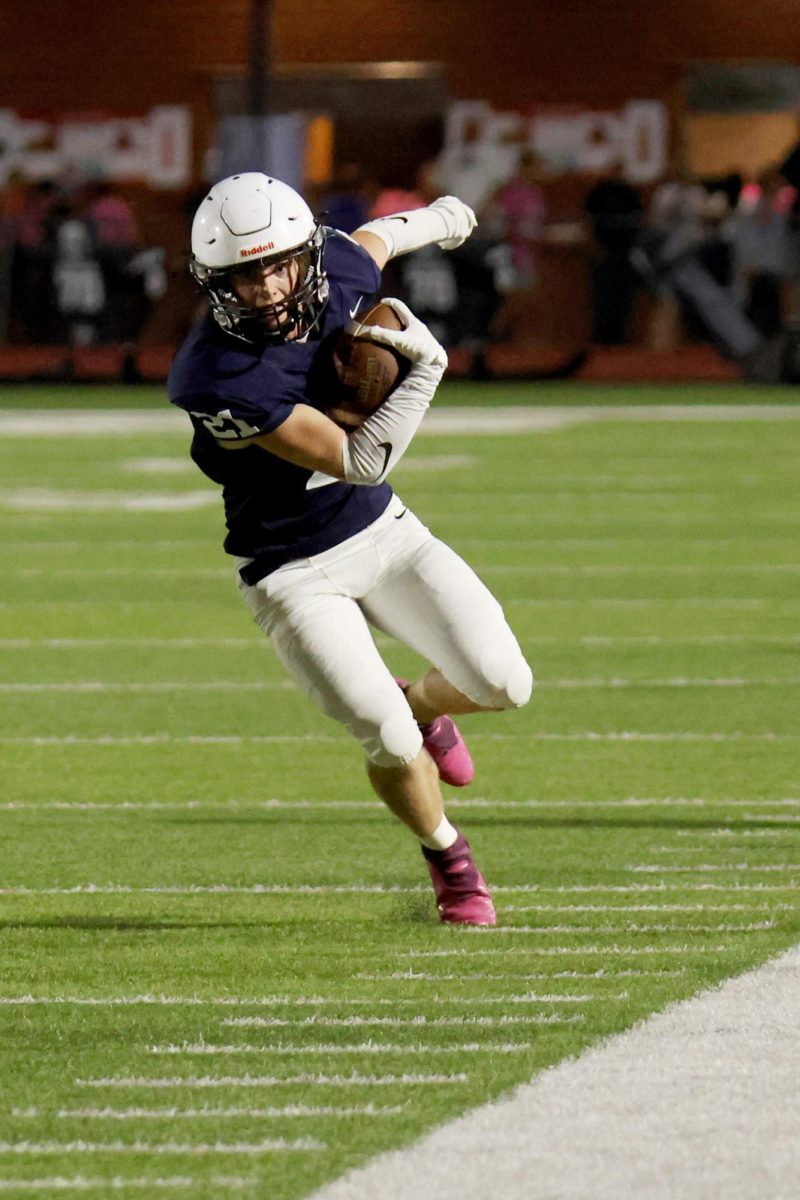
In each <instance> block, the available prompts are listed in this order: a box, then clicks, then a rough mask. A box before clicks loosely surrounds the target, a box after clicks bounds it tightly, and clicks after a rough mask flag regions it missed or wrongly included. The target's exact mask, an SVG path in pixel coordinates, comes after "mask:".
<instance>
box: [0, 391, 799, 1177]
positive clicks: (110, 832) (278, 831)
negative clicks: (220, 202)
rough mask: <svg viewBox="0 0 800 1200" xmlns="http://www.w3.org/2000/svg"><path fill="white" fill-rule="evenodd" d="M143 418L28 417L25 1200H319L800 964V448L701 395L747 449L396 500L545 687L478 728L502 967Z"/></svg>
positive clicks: (3, 741)
mask: <svg viewBox="0 0 800 1200" xmlns="http://www.w3.org/2000/svg"><path fill="white" fill-rule="evenodd" d="M139 395H140V403H141V405H142V407H141V408H140V412H139V418H140V419H139V421H138V422H133V423H132V424H131V426H130V427H127V426H126V427H125V428H123V427H122V425H120V426H119V427H116V426H115V425H114V422H113V421H112V422H111V423H110V424H109V423H107V424H105V425H104V426H103V428H104V429H106V430H107V431H106V432H98V431H97V429H96V428H94V427H93V426H92V423H91V421H88V420H87V421H86V422H85V423H84V431H83V432H82V433H81V432H75V430H74V427H73V428H70V427H68V426H65V424H64V423H63V421H62V420H61V414H60V409H61V408H63V407H69V408H78V407H81V406H83V405H85V406H86V409H87V413H86V417H87V418H89V417H98V416H102V415H103V414H102V413H101V412H100V410H101V409H103V408H106V407H107V408H114V409H115V411H116V413H117V415H118V416H119V417H120V418H121V417H122V415H123V413H122V408H121V407H120V406H122V407H124V408H125V409H126V410H127V408H129V407H131V406H132V405H133V404H135V403H137V393H136V392H135V391H132V390H128V391H126V392H124V393H116V394H115V393H113V392H108V391H104V390H102V389H99V388H96V389H90V390H87V391H85V392H82V391H80V390H78V389H75V390H71V391H67V392H63V393H55V392H43V393H41V394H40V393H37V392H36V391H35V390H31V389H28V390H23V389H19V390H17V391H13V392H12V391H9V390H7V391H6V392H5V394H4V396H3V397H2V402H1V403H0V462H1V463H2V467H1V469H0V548H1V550H2V562H3V572H2V592H1V593H0V697H1V698H2V711H3V720H2V731H1V732H0V779H2V788H1V790H0V815H1V816H2V825H3V833H4V836H3V838H2V841H1V842H0V856H1V857H0V862H1V863H2V867H1V869H0V912H1V913H2V917H1V918H0V927H1V936H2V954H1V957H0V961H1V962H2V974H1V976H0V1044H1V1045H2V1048H3V1053H2V1055H1V1056H0V1085H1V1087H2V1092H1V1095H0V1195H2V1196H6V1195H7V1196H9V1197H11V1198H12V1200H13V1198H15V1197H17V1196H19V1197H22V1196H27V1197H34V1200H45V1198H48V1200H49V1198H50V1197H52V1196H53V1195H54V1194H56V1193H58V1194H64V1195H70V1194H81V1195H82V1194H86V1195H89V1196H91V1197H101V1198H102V1197H112V1196H117V1195H127V1194H130V1195H140V1196H147V1197H148V1198H150V1197H156V1198H158V1197H161V1196H162V1195H164V1196H167V1195H169V1196H172V1195H176V1196H180V1197H187V1198H189V1200H227V1198H228V1197H236V1198H238V1197H243V1198H245V1200H256V1198H257V1200H266V1198H269V1200H300V1198H301V1197H304V1196H307V1195H309V1194H310V1193H311V1192H312V1191H313V1190H314V1189H315V1188H316V1187H318V1186H320V1185H321V1184H322V1183H323V1182H324V1181H325V1180H328V1179H332V1178H334V1177H336V1176H337V1175H339V1174H341V1173H342V1172H343V1171H344V1170H346V1169H347V1168H348V1167H350V1166H353V1165H355V1164H358V1163H360V1162H363V1161H364V1160H366V1159H367V1158H369V1157H371V1156H373V1155H374V1154H376V1153H378V1152H380V1151H381V1150H384V1149H388V1148H390V1147H397V1146H401V1145H404V1144H407V1143H409V1142H410V1141H412V1140H413V1139H414V1138H416V1137H417V1136H418V1135H419V1134H421V1133H422V1132H423V1131H425V1130H427V1129H429V1128H431V1127H432V1126H434V1125H436V1124H438V1123H440V1122H442V1121H444V1120H446V1119H447V1118H450V1117H453V1116H455V1115H457V1114H459V1113H461V1112H463V1111H465V1110H466V1109H467V1108H470V1107H473V1106H475V1105H477V1104H482V1103H486V1102H488V1101H490V1100H492V1099H493V1098H495V1097H497V1096H499V1095H500V1094H501V1093H503V1092H506V1091H508V1090H509V1089H510V1088H511V1087H513V1085H514V1084H516V1083H518V1082H520V1081H523V1080H527V1079H529V1078H530V1077H531V1076H532V1075H533V1074H534V1073H535V1072H537V1071H539V1070H541V1069H542V1068H544V1067H546V1066H548V1065H550V1064H553V1063H555V1062H558V1061H559V1060H561V1059H563V1058H565V1057H566V1056H569V1055H575V1054H577V1053H579V1052H580V1051H581V1050H582V1049H583V1048H584V1047H586V1046H588V1045H590V1044H591V1043H594V1042H596V1041H597V1040H598V1039H600V1038H602V1037H604V1036H606V1035H609V1034H613V1033H616V1032H619V1031H621V1030H624V1029H626V1028H628V1027H630V1025H631V1024H632V1023H633V1022H635V1021H636V1020H638V1019H640V1018H642V1017H645V1016H647V1015H648V1014H650V1013H652V1012H654V1011H655V1010H657V1009H659V1008H663V1007H664V1006H665V1005H666V1004H667V1003H669V1002H670V1001H673V1000H676V999H682V998H685V997H688V996H691V995H692V994H693V993H695V992H697V991H699V990H700V989H702V988H705V987H708V986H710V985H712V984H714V983H716V982H718V981H720V980H722V979H724V978H726V977H728V976H730V975H733V974H736V973H739V972H741V971H743V970H745V969H747V968H750V967H752V966H755V965H756V964H758V963H760V962H762V961H764V960H765V959H767V958H769V957H771V956H773V955H775V954H776V953H778V952H779V951H781V950H783V949H785V948H787V947H789V946H791V945H793V944H795V943H796V942H797V941H798V936H799V931H800V912H799V911H798V896H799V895H800V892H799V891H798V889H800V845H798V840H799V837H800V780H798V721H797V716H798V709H799V706H798V699H797V696H798V683H800V629H799V628H798V617H800V597H799V596H798V586H797V585H798V581H799V579H800V555H799V554H798V548H799V543H798V537H797V511H798V500H800V472H798V466H797V464H798V459H799V456H800V421H797V420H789V419H767V413H766V411H765V410H760V409H759V408H758V407H757V405H756V404H755V402H757V401H758V400H759V399H760V398H761V397H760V396H759V393H758V392H757V391H753V390H749V391H745V390H743V389H742V390H740V389H737V388H725V389H719V390H718V391H715V390H714V389H705V390H702V389H701V390H700V391H699V392H698V395H699V397H700V398H701V399H702V400H703V401H704V402H709V401H713V400H715V399H717V400H724V401H725V402H726V403H737V404H741V403H754V408H753V410H752V415H751V416H750V417H748V418H747V419H744V420H741V419H738V420H734V419H729V418H731V417H732V414H731V413H730V412H728V411H727V410H724V409H720V410H719V412H718V413H717V417H719V418H721V419H701V420H691V421H689V420H666V419H664V420H657V421H652V420H648V421H643V420H638V419H636V414H637V409H636V407H635V406H636V404H637V403H642V404H652V403H654V402H658V403H663V402H665V401H670V400H672V399H676V400H679V401H680V402H682V403H686V402H687V401H690V400H693V399H697V396H693V395H692V394H691V393H690V390H689V389H682V390H681V392H680V393H678V392H669V391H668V390H663V389H662V390H660V391H659V390H657V389H651V390H648V389H646V388H641V389H638V390H632V389H628V390H627V391H625V392H624V395H623V397H622V398H623V399H624V400H625V402H626V403H628V404H630V405H631V409H630V414H628V415H625V414H619V415H617V416H615V417H614V418H613V419H609V418H608V417H607V416H603V415H602V414H600V415H599V416H598V414H596V413H595V415H594V419H586V420H583V419H581V420H578V421H575V422H572V423H570V422H567V423H563V424H560V423H559V422H558V421H556V422H555V423H554V425H553V427H552V428H548V429H546V430H531V431H519V430H517V431H516V432H514V433H492V432H489V433H481V434H480V435H477V436H476V435H468V434H467V433H464V432H458V426H454V430H455V431H453V432H450V433H439V434H437V435H436V436H428V437H425V436H420V437H418V439H417V440H416V441H415V443H414V444H413V446H412V448H411V450H410V452H409V453H408V455H407V458H406V460H404V462H403V463H402V464H401V465H400V466H399V467H398V468H397V470H396V472H395V474H394V476H393V482H394V484H395V487H396V490H397V491H399V492H400V494H401V495H402V496H403V498H404V499H405V500H406V501H407V502H408V503H409V504H410V505H411V506H412V507H413V508H414V509H415V511H416V512H417V513H418V514H419V515H420V516H421V517H422V518H423V519H424V520H425V521H426V522H427V523H428V524H429V525H430V526H431V527H432V528H433V530H434V531H435V532H437V533H438V534H440V535H441V536H442V537H443V538H445V539H446V540H447V541H448V542H450V543H451V544H452V545H453V546H454V547H455V549H457V550H458V551H459V552H461V553H462V554H463V555H464V556H465V557H466V558H467V559H468V560H469V561H470V562H471V563H472V564H473V566H474V567H475V568H476V569H477V570H478V572H479V573H480V574H481V576H482V577H483V578H484V579H485V580H486V582H487V583H488V584H489V585H490V587H491V588H492V589H493V591H494V592H495V594H496V595H497V596H498V597H499V598H500V599H501V601H502V602H503V604H504V606H505V609H506V612H507V615H508V617H509V619H510V621H511V624H512V626H513V628H514V630H515V631H516V633H517V635H518V637H519V639H520V642H521V643H522V645H523V648H524V649H525V651H526V653H527V655H528V657H529V659H530V661H531V664H532V666H533V668H534V673H535V674H536V676H537V679H538V688H537V691H536V692H535V694H534V699H533V701H532V703H531V704H530V706H529V707H528V708H527V709H525V710H522V711H519V712H514V713H505V714H500V715H481V716H473V717H469V718H466V719H465V720H464V721H463V728H464V730H465V732H466V734H467V736H468V739H469V742H470V746H471V749H472V751H473V756H474V758H475V761H476V768H477V775H476V779H475V782H474V784H473V785H472V786H471V787H470V788H469V789H466V790H464V791H463V792H451V793H450V795H449V797H448V799H449V811H450V814H451V816H452V818H453V819H454V820H455V821H456V822H457V823H458V825H459V827H460V828H461V829H462V830H463V831H464V832H465V833H466V834H467V836H468V837H469V838H470V840H471V842H472V845H473V849H474V850H475V853H476V857H477V859H478V862H479V864H480V865H481V867H482V869H483V871H484V873H485V874H486V875H487V877H488V879H489V881H490V883H491V884H492V885H493V887H494V891H495V898H496V901H497V906H498V919H499V925H498V928H497V929H495V930H465V929H450V928H445V927H442V926H441V925H440V924H439V923H438V921H437V919H436V914H435V910H434V905H433V898H432V892H431V890H430V887H429V884H428V881H427V873H426V871H425V867H424V863H423V860H422V857H421V855H420V853H419V850H418V848H417V846H416V845H415V843H414V840H413V838H412V837H411V836H410V835H409V834H408V833H407V832H406V831H405V830H404V829H403V828H402V827H401V826H400V825H399V824H398V823H396V822H395V821H394V819H393V818H392V817H391V816H390V815H389V814H388V813H387V812H386V811H385V810H384V809H383V808H382V807H381V806H380V805H379V804H378V803H377V802H376V801H375V800H374V799H373V798H372V795H371V792H370V789H369V787H368V785H367V782H366V777H365V774H364V771H363V766H362V763H361V761H360V755H359V751H358V748H357V747H356V745H355V744H354V743H352V742H351V740H350V739H349V737H348V736H347V735H346V734H345V733H344V732H343V731H340V730H339V728H338V727H337V726H336V725H334V724H333V723H332V722H330V721H328V720H327V719H326V718H324V717H322V716H321V715H319V714H318V713H317V712H316V710H315V709H314V708H313V707H312V705H311V702H310V701H309V700H307V699H306V697H305V696H304V695H302V694H301V693H300V692H299V691H298V690H297V689H296V688H295V687H294V686H293V685H291V683H290V682H289V681H288V680H287V679H286V678H285V676H284V674H283V671H282V669H281V668H280V666H279V664H278V663H277V661H276V659H275V658H274V656H273V654H272V652H271V650H270V648H269V646H268V645H266V644H265V643H264V642H263V640H262V638H261V636H260V635H259V634H258V632H257V630H256V629H255V627H254V626H253V625H252V623H251V621H250V618H249V615H248V613H247V611H246V610H245V608H244V606H243V605H242V604H241V602H240V600H239V599H238V597H237V595H236V590H235V586H234V581H233V576H232V571H231V567H230V564H229V562H228V560H226V557H225V555H224V553H223V552H222V549H221V545H220V543H221V536H222V516H221V505H220V503H219V501H218V500H217V499H216V497H215V491H216V489H215V488H214V487H213V486H212V485H211V484H209V483H207V481H205V480H204V479H203V478H202V476H200V475H199V473H197V472H196V471H195V469H194V468H193V467H192V466H191V464H190V463H189V462H188V458H187V453H186V451H187V445H188V436H187V433H186V432H184V431H182V430H181V429H180V428H179V427H178V426H177V425H175V424H172V425H170V426H168V427H165V428H161V427H156V426H155V425H154V426H153V427H152V428H149V427H148V422H147V417H148V414H149V413H153V412H156V411H159V410H158V409H155V408H154V407H153V405H154V403H155V402H156V401H158V400H159V397H158V396H157V395H156V394H155V393H153V392H143V393H141V394H139ZM619 398H620V397H619V396H618V395H615V394H614V392H613V391H612V390H611V389H605V390H604V394H602V395H601V396H600V399H602V400H603V401H604V402H613V401H615V400H618V399H619ZM459 399H465V400H469V402H470V403H471V404H482V405H484V406H485V407H486V410H487V412H491V411H492V405H493V404H503V403H514V404H517V405H519V404H520V403H521V402H523V401H524V400H525V399H528V400H530V401H531V402H532V403H538V402H541V401H542V400H544V401H545V402H546V403H548V404H560V405H568V406H575V405H580V404H582V403H594V402H596V401H597V400H598V394H597V393H596V392H595V393H594V394H593V393H592V392H591V391H590V390H588V389H585V388H584V389H581V388H580V387H579V386H574V385H570V384H564V385H561V386H560V387H549V388H546V389H538V390H537V389H536V388H526V389H523V388H520V387H518V388H516V389H513V390H504V389H502V388H494V389H493V388H491V387H490V386H488V385H483V386H481V387H472V388H469V389H461V390H459V389H458V388H451V389H450V391H449V393H448V392H446V393H445V396H444V400H445V404H446V407H447V408H448V411H449V412H450V414H451V415H453V416H457V410H456V408H455V407H451V405H455V404H457V403H458V401H459ZM764 399H768V400H769V401H771V402H774V401H775V400H776V399H778V400H786V399H791V396H790V395H787V394H786V393H780V394H778V395H776V394H775V393H772V394H769V395H765V396H764ZM23 411H24V413H25V414H28V415H36V414H38V417H37V420H36V421H35V422H33V423H30V424H29V425H24V426H23V425H19V424H18V425H14V423H13V420H11V418H15V416H16V415H18V414H19V413H22V412H23ZM666 415H667V414H666V412H665V416H666ZM379 644H380V646H381V649H382V651H383V653H384V655H385V657H386V659H387V662H388V663H389V664H390V665H391V667H392V669H393V670H394V671H395V672H396V673H397V674H402V675H407V676H413V675H414V673H415V672H420V671H421V670H422V669H423V664H422V662H421V661H420V660H419V659H417V658H416V657H415V656H414V655H413V654H412V653H411V652H409V651H407V650H406V649H404V648H403V647H402V646H399V645H397V644H396V643H393V642H391V641H390V640H389V639H386V638H383V637H381V638H379ZM425 1200H435V1198H427V1197H426V1198H425Z"/></svg>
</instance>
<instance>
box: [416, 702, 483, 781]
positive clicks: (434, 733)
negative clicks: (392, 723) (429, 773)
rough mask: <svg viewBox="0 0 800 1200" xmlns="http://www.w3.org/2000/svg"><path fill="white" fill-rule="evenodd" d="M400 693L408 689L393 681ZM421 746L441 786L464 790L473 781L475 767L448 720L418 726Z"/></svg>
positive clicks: (462, 742) (459, 735)
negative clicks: (433, 763) (434, 767)
mask: <svg viewBox="0 0 800 1200" xmlns="http://www.w3.org/2000/svg"><path fill="white" fill-rule="evenodd" d="M397 684H398V687H400V688H402V689H403V691H405V689H406V688H407V687H408V683H407V682H406V680H405V679H398V680H397ZM419 729H420V733H421V734H422V744H423V746H424V747H425V749H426V750H427V751H428V754H430V756H431V758H432V759H433V761H434V762H435V763H436V769H437V771H438V772H439V778H440V779H441V781H442V783H449V784H450V786H451V787H466V786H467V784H468V783H472V780H473V779H474V778H475V766H474V764H473V762H472V756H471V754H470V752H469V750H468V749H467V743H466V742H465V741H464V738H463V737H462V735H461V731H460V730H459V728H458V726H457V725H456V723H455V721H454V720H453V718H452V717H448V716H447V715H446V714H445V713H443V714H442V716H440V717H437V718H436V720H435V721H431V722H430V724H428V725H420V727H419Z"/></svg>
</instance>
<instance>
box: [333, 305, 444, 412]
mask: <svg viewBox="0 0 800 1200" xmlns="http://www.w3.org/2000/svg"><path fill="white" fill-rule="evenodd" d="M381 304H388V305H389V308H391V309H392V310H393V311H394V312H395V313H396V314H397V316H398V317H399V318H400V320H401V321H402V322H403V326H404V327H403V329H384V327H383V326H382V325H360V324H359V323H358V321H353V322H351V323H350V324H349V325H348V327H347V331H348V333H351V334H353V335H354V336H356V337H360V338H367V339H368V340H369V341H372V342H379V343H380V344H381V345H382V346H389V347H391V349H392V350H396V351H397V353H398V354H402V355H403V357H404V358H407V359H409V360H410V361H411V362H412V363H413V364H414V367H413V368H412V371H413V370H414V368H418V367H428V368H431V370H432V372H438V377H437V380H436V383H437V384H438V382H439V380H440V379H441V377H442V375H443V374H444V371H445V367H446V366H447V352H446V351H445V348H444V346H440V345H439V343H438V342H437V340H436V338H435V337H434V336H433V334H432V333H431V331H430V329H428V326H427V325H426V324H425V323H424V322H423V321H420V319H419V317H415V316H414V314H413V313H412V311H411V309H410V308H409V307H408V305H407V304H404V303H403V301H402V300H397V299H396V298H395V297H394V296H388V297H385V298H381ZM435 390H436V389H435V386H434V391H435Z"/></svg>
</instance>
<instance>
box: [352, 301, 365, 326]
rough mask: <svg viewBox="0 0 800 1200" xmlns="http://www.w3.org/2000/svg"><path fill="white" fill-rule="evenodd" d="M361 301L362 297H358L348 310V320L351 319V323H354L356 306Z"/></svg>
mask: <svg viewBox="0 0 800 1200" xmlns="http://www.w3.org/2000/svg"><path fill="white" fill-rule="evenodd" d="M363 299H364V297H363V296H359V297H358V299H357V300H356V302H355V304H354V305H353V307H352V308H351V309H350V319H351V321H354V320H355V316H356V313H357V312H358V306H359V304H360V303H361V301H362V300H363Z"/></svg>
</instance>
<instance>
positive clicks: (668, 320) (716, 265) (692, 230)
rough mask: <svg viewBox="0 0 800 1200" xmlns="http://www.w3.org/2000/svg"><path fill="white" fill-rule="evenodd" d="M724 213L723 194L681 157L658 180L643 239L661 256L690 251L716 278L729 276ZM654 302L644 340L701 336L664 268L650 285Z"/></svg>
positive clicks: (662, 344) (664, 344) (669, 343)
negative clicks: (645, 237) (696, 173)
mask: <svg viewBox="0 0 800 1200" xmlns="http://www.w3.org/2000/svg"><path fill="white" fill-rule="evenodd" d="M728 213H729V204H728V200H727V195H726V194H725V193H724V192H722V191H721V192H720V193H719V195H718V194H717V193H716V190H715V189H713V188H712V189H711V190H709V189H708V188H707V187H705V186H704V185H703V184H702V183H701V182H700V181H699V180H697V179H695V178H694V177H693V176H692V174H691V173H690V172H689V170H688V168H687V167H686V166H685V164H684V163H683V162H681V161H675V162H674V163H673V164H672V167H671V169H670V171H669V172H668V173H667V174H666V175H665V176H664V177H663V178H662V180H661V182H660V183H659V184H658V185H657V187H656V188H655V190H654V191H653V194H652V196H651V199H650V206H649V210H648V214H647V235H646V236H647V240H648V242H649V244H650V245H652V246H653V247H657V255H658V257H659V258H660V259H662V260H663V261H665V262H676V261H678V260H679V259H680V258H682V257H684V256H686V255H691V256H692V257H693V258H695V259H696V260H697V261H698V262H700V263H702V265H703V266H704V268H705V269H706V270H708V271H709V273H710V274H711V275H712V277H713V278H714V279H716V280H717V282H718V283H721V284H723V286H727V285H728V284H729V282H730V247H729V242H728V240H727V237H726V236H725V235H724V232H723V230H724V221H725V218H726V216H727V215H728ZM653 294H654V304H653V309H652V313H651V318H650V328H649V332H648V343H649V345H650V347H651V348H652V349H654V350H671V349H673V348H674V347H675V346H676V345H677V344H678V342H679V341H680V338H681V336H682V335H685V334H687V333H688V334H689V336H694V337H702V336H703V333H702V331H701V330H700V329H699V328H698V326H697V321H696V318H695V317H694V315H693V314H692V313H691V312H690V311H689V310H687V308H686V306H685V304H684V303H683V302H682V301H681V300H680V299H679V298H678V296H677V294H676V293H675V291H674V289H673V287H672V286H671V285H670V282H669V279H668V277H667V275H666V274H663V275H661V276H659V278H658V279H657V280H656V281H655V283H654V285H653Z"/></svg>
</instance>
